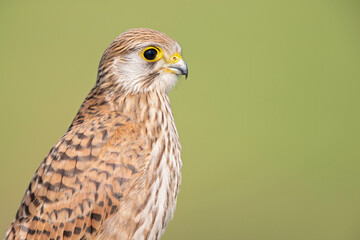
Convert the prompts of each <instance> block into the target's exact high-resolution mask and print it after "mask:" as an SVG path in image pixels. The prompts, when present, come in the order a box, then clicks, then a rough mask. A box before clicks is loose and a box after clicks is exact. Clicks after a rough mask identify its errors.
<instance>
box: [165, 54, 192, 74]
mask: <svg viewBox="0 0 360 240" xmlns="http://www.w3.org/2000/svg"><path fill="white" fill-rule="evenodd" d="M168 69H169V70H171V71H172V72H173V73H175V74H176V75H185V79H187V77H188V67H187V65H186V62H185V61H184V60H183V59H182V58H181V59H179V60H178V61H177V62H176V63H172V64H170V65H168Z"/></svg>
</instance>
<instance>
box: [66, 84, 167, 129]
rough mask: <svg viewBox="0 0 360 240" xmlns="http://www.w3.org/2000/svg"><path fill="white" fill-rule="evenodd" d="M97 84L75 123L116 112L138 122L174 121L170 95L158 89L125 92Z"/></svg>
mask: <svg viewBox="0 0 360 240" xmlns="http://www.w3.org/2000/svg"><path fill="white" fill-rule="evenodd" d="M109 89H111V88H108V89H103V88H100V87H99V86H95V87H94V88H93V89H92V90H91V92H90V93H89V94H88V96H87V97H86V99H85V100H84V102H83V104H82V105H81V107H80V109H79V112H78V114H77V116H76V117H75V119H74V121H73V123H72V125H71V126H73V125H77V124H80V123H82V122H83V121H84V120H85V119H87V118H97V117H98V116H103V115H104V114H107V113H111V112H113V113H114V112H115V113H118V114H121V115H123V116H126V117H128V118H130V119H131V120H132V121H136V122H148V123H149V122H150V123H153V124H155V125H157V124H162V123H163V122H164V121H173V116H172V113H171V108H170V101H169V97H168V95H167V94H166V93H163V92H158V91H149V92H141V93H136V94H124V93H123V92H122V91H121V90H117V91H114V90H109Z"/></svg>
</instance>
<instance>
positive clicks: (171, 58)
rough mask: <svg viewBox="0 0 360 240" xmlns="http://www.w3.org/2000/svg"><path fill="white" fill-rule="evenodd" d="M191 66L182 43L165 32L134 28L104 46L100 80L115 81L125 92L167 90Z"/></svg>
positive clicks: (107, 83)
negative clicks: (182, 54) (184, 54)
mask: <svg viewBox="0 0 360 240" xmlns="http://www.w3.org/2000/svg"><path fill="white" fill-rule="evenodd" d="M187 74H188V69H187V65H186V63H185V61H184V60H183V59H182V56H181V47H180V45H179V44H178V43H177V42H176V41H175V40H174V39H172V38H170V37H169V36H167V35H166V34H164V33H161V32H158V31H155V30H151V29H145V28H135V29H131V30H128V31H126V32H124V33H122V34H121V35H120V36H118V37H117V38H116V39H115V40H114V41H113V42H112V43H111V44H110V46H109V47H108V48H107V49H106V50H105V52H104V54H103V56H102V58H101V61H100V65H99V72H98V79H97V82H98V84H101V85H105V86H106V85H109V86H110V85H114V84H115V85H116V86H117V87H119V88H121V90H123V91H124V92H126V93H131V94H135V93H139V92H148V91H160V92H166V93H167V92H168V91H169V90H170V89H171V88H172V87H174V86H175V84H176V81H177V78H178V76H179V75H185V77H187Z"/></svg>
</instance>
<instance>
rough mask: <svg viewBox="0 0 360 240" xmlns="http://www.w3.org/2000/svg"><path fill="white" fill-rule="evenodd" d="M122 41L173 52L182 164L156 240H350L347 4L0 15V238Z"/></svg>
mask: <svg viewBox="0 0 360 240" xmlns="http://www.w3.org/2000/svg"><path fill="white" fill-rule="evenodd" d="M133 27H147V28H153V29H156V30H159V31H162V32H165V33H167V34H168V35H170V36H172V37H173V38H175V39H176V40H178V41H179V42H180V44H181V45H182V47H183V53H184V54H183V55H184V58H185V60H186V61H187V63H188V66H189V78H188V80H181V81H180V82H179V84H178V85H177V87H176V88H175V89H174V90H173V91H172V92H171V94H170V98H171V101H172V108H173V113H174V115H175V120H176V123H177V127H178V131H179V135H180V139H181V143H182V147H183V152H182V160H183V169H182V172H183V181H182V186H181V192H180V195H179V199H178V205H177V210H176V212H175V217H174V219H173V220H172V221H171V222H170V224H169V226H168V228H167V230H166V232H165V235H164V237H163V238H162V239H165V240H166V239H168V240H170V239H171V240H177V239H246V240H262V239H267V240H271V239H274V240H275V239H276V240H279V239H284V240H288V239H291V240H297V239H299V240H300V239H301V240H303V239H307V240H309V239H327V240H331V239H334V240H335V239H336V240H338V239H349V240H350V239H360V94H359V91H360V2H359V1H357V0H327V1H325V0H324V1H320V0H311V1H309V0H302V1H286V0H272V1H270V0H269V1H264V0H256V1H251V0H237V1H230V0H223V1H192V0H183V1H155V0H153V1H145V0H143V1H102V2H100V1H60V2H57V3H55V2H49V1H36V2H34V1H33V2H30V1H27V2H25V1H22V2H20V1H2V2H1V3H0V108H1V115H0V116H1V117H0V153H1V159H0V190H1V194H0V195H1V198H0V212H1V217H0V235H1V237H0V238H2V236H4V234H5V231H6V229H7V227H8V226H9V224H10V222H11V221H12V219H13V217H14V216H15V213H16V211H17V208H18V207H19V204H20V201H21V198H22V197H23V194H24V192H25V190H26V188H27V186H28V183H29V181H30V179H31V178H32V176H33V174H34V172H35V171H36V169H37V167H38V166H39V164H40V162H41V161H42V159H43V158H44V157H45V156H46V154H47V153H48V151H49V150H50V148H51V147H52V146H53V145H54V144H55V143H56V142H57V140H58V139H59V138H60V137H61V136H62V135H63V134H64V133H65V131H66V130H67V127H68V126H69V125H70V123H71V121H72V119H73V117H74V116H75V114H76V112H77V110H78V108H79V106H80V104H81V103H82V101H83V99H84V98H85V96H86V95H87V93H88V92H89V91H90V89H91V88H92V86H93V84H94V83H95V80H96V74H97V66H98V62H99V60H100V57H101V55H102V53H103V51H104V50H105V48H106V47H107V46H108V45H109V44H110V42H111V41H112V40H113V39H114V38H115V37H116V36H117V35H118V34H120V33H122V32H123V31H125V30H127V29H130V28H133Z"/></svg>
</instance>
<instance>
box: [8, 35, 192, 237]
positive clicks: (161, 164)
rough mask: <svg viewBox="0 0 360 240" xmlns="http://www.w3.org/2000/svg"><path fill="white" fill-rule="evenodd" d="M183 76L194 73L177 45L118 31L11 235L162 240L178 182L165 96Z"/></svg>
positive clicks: (33, 183)
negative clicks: (95, 77)
mask: <svg viewBox="0 0 360 240" xmlns="http://www.w3.org/2000/svg"><path fill="white" fill-rule="evenodd" d="M181 75H184V76H185V78H187V76H188V67H187V65H186V63H185V61H184V59H183V58H182V50H181V47H180V45H179V43H178V42H177V41H176V40H174V39H173V38H171V37H169V36H168V35H166V34H165V33H162V32H159V31H156V30H152V29H147V28H134V29H130V30H127V31H125V32H123V33H122V34H120V35H119V36H118V37H117V38H116V39H115V40H114V41H113V42H112V43H111V44H110V45H109V47H108V48H107V49H106V50H105V52H104V53H103V55H102V57H101V60H100V64H99V67H98V74H97V79H96V82H95V85H94V87H93V88H92V90H91V91H90V93H89V94H88V95H87V97H86V98H85V100H84V101H83V103H82V105H81V106H80V109H79V110H78V112H77V114H76V116H75V118H74V120H73V121H72V123H71V125H70V127H69V128H68V130H67V131H66V133H65V134H64V135H63V136H62V137H61V138H60V140H59V141H58V142H57V143H56V144H55V145H54V146H53V147H52V148H51V150H50V151H49V153H48V155H47V156H46V157H45V159H44V160H43V161H42V162H41V164H40V166H39V168H38V169H37V170H36V172H35V174H34V176H33V178H32V180H31V182H30V184H29V186H28V188H27V190H26V192H25V195H24V197H23V199H22V201H21V204H20V207H19V209H18V211H17V213H16V216H15V219H14V220H13V222H12V223H11V225H10V227H9V229H8V231H7V232H6V235H5V239H6V240H10V239H51V240H59V239H81V240H84V239H121V240H130V239H132V240H140V239H148V240H155V239H160V237H161V235H162V234H163V233H164V231H165V228H166V226H167V224H168V222H169V221H170V220H171V219H172V216H173V213H174V211H175V207H176V200H177V196H178V193H179V189H180V183H181V167H182V161H181V156H180V154H181V145H180V141H179V136H178V132H177V129H176V126H175V122H174V117H173V114H172V111H171V107H170V100H169V97H168V93H169V91H170V90H171V89H172V88H173V87H174V86H175V85H176V83H177V82H178V79H179V76H181Z"/></svg>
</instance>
